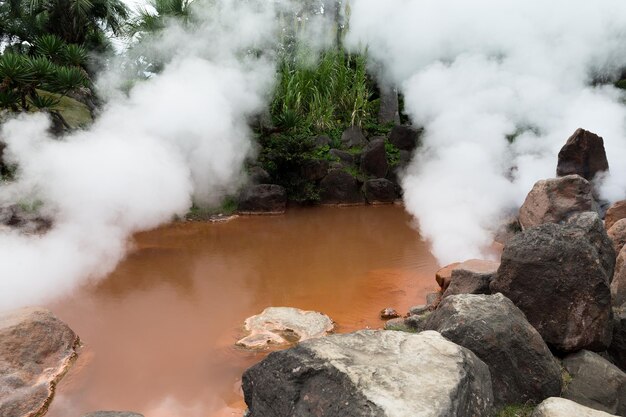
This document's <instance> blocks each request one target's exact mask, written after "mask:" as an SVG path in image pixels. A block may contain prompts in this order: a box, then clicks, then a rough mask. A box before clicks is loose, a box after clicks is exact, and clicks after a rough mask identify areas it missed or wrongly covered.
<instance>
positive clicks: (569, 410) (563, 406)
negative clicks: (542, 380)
mask: <svg viewBox="0 0 626 417" xmlns="http://www.w3.org/2000/svg"><path fill="white" fill-rule="evenodd" d="M531 417H617V416H614V415H612V414H608V413H605V412H604V411H598V410H594V409H593V408H589V407H585V406H584V405H580V404H577V403H575V402H574V401H571V400H566V399H565V398H556V397H552V398H548V399H547V400H545V401H544V402H542V403H541V404H539V406H538V407H537V408H535V411H533V413H532V415H531Z"/></svg>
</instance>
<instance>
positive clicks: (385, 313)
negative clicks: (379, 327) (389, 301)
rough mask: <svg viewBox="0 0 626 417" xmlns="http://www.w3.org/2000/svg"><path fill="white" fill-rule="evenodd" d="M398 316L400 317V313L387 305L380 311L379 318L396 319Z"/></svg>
mask: <svg viewBox="0 0 626 417" xmlns="http://www.w3.org/2000/svg"><path fill="white" fill-rule="evenodd" d="M398 317H400V314H398V312H397V311H396V310H395V309H394V308H391V307H387V308H383V309H382V310H381V311H380V318H381V319H383V320H389V319H396V318H398Z"/></svg>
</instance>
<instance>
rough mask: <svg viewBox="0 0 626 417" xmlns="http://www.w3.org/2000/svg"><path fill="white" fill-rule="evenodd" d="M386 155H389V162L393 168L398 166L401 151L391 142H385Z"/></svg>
mask: <svg viewBox="0 0 626 417" xmlns="http://www.w3.org/2000/svg"><path fill="white" fill-rule="evenodd" d="M385 154H386V155H387V162H388V163H389V166H391V167H392V168H393V167H395V166H397V165H398V163H399V162H400V149H398V147H397V146H395V145H394V144H393V143H391V142H389V141H385Z"/></svg>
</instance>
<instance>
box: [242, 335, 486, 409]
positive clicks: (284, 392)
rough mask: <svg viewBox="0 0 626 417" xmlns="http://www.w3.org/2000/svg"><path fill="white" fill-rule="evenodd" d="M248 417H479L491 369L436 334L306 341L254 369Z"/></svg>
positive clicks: (247, 382) (248, 380) (247, 390)
mask: <svg viewBox="0 0 626 417" xmlns="http://www.w3.org/2000/svg"><path fill="white" fill-rule="evenodd" d="M242 386H243V392H244V397H245V400H246V403H247V405H248V407H249V417H269V416H272V417H293V416H298V417H415V416H429V417H444V416H445V417H448V416H456V417H470V416H471V417H479V416H487V415H490V413H491V412H492V402H493V394H492V387H491V377H490V375H489V369H488V368H487V365H485V364H484V363H483V362H482V361H481V360H480V359H478V357H476V355H475V354H474V353H472V352H471V351H470V350H468V349H465V348H463V347H460V346H457V345H455V344H454V343H452V342H450V341H448V340H446V339H444V338H443V337H442V336H441V335H439V334H438V333H436V332H423V333H420V334H410V333H405V332H393V331H384V330H379V331H373V330H364V331H359V332H355V333H351V334H342V335H332V336H328V337H325V338H321V339H314V340H308V341H306V342H303V343H300V344H299V345H298V346H296V347H294V348H292V349H288V350H284V351H280V352H274V353H271V354H270V355H269V356H268V357H267V358H266V359H264V360H263V361H261V362H260V363H258V364H257V365H255V366H253V367H251V368H249V369H248V370H246V372H245V373H244V375H243V379H242Z"/></svg>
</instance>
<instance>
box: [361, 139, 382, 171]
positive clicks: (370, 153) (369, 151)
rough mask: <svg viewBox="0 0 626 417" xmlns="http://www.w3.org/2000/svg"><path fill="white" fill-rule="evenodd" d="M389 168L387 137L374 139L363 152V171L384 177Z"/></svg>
mask: <svg viewBox="0 0 626 417" xmlns="http://www.w3.org/2000/svg"><path fill="white" fill-rule="evenodd" d="M388 170H389V162H387V152H386V151H385V139H384V138H376V139H373V140H372V141H371V142H370V143H369V144H368V145H367V146H366V147H365V149H363V153H362V154H361V171H363V173H365V174H366V175H370V176H373V177H376V178H384V177H385V175H387V171H388Z"/></svg>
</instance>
